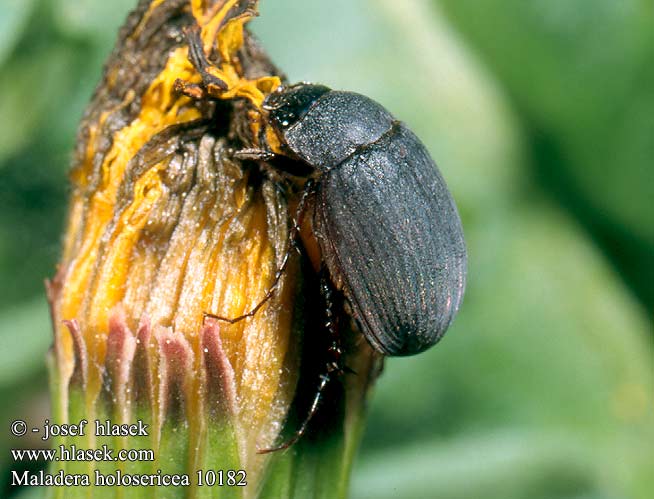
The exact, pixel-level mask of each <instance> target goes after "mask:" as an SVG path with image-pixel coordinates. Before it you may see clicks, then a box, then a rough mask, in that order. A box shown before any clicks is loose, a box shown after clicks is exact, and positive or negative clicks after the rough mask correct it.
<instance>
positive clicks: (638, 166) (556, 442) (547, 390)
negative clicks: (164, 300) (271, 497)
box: [0, 0, 654, 499]
mask: <svg viewBox="0 0 654 499" xmlns="http://www.w3.org/2000/svg"><path fill="white" fill-rule="evenodd" d="M134 2H135V0H113V1H112V2H107V1H105V0H0V203H1V205H0V206H1V209H0V278H1V282H2V286H0V304H1V306H0V307H1V308H0V400H2V401H3V403H2V404H0V413H1V414H2V418H1V419H0V423H1V424H2V428H3V430H2V431H0V444H1V445H2V451H1V452H0V459H1V461H0V465H2V479H3V482H2V484H0V487H2V488H0V496H1V497H5V496H7V497H9V496H13V495H14V494H16V493H18V492H19V491H16V490H12V491H10V490H9V489H8V487H7V478H8V474H9V471H8V470H10V469H12V468H13V469H20V466H19V465H17V464H15V463H12V462H11V461H10V459H9V455H8V450H7V449H8V448H9V447H12V446H20V447H26V446H35V447H38V446H39V442H38V441H37V440H34V441H28V440H25V439H27V438H28V437H24V438H23V439H22V440H17V439H13V438H10V436H9V430H8V425H9V421H11V420H13V419H16V418H20V419H27V420H28V421H29V420H36V421H38V420H43V418H45V417H47V410H48V409H47V407H48V402H47V400H48V398H47V379H46V373H45V367H44V356H45V352H46V350H47V349H48V347H49V345H50V335H51V333H50V328H49V323H48V315H47V308H46V305H45V300H44V293H43V284H42V283H43V279H44V277H46V276H52V275H53V273H54V266H55V263H56V261H57V257H58V252H59V238H60V232H61V229H62V224H63V219H64V215H65V207H66V196H67V189H68V187H67V180H66V171H67V168H68V162H69V158H70V155H71V150H72V147H73V143H74V138H75V130H76V126H77V123H78V121H79V119H80V116H81V113H82V111H83V109H84V106H85V104H86V102H87V101H88V100H89V98H90V95H91V92H92V90H93V88H94V86H95V84H96V82H97V81H98V79H99V76H100V72H101V67H102V63H103V61H104V59H105V57H106V56H107V54H108V53H109V51H110V49H111V46H112V45H113V41H114V39H115V36H116V32H117V29H118V26H119V25H120V24H121V23H122V21H123V19H124V17H125V15H126V13H127V11H128V10H129V9H130V8H131V7H132V6H133V5H134ZM261 13H262V15H261V18H260V19H258V20H256V21H255V22H254V23H253V25H252V28H253V30H254V31H255V32H256V33H257V35H258V36H259V38H260V39H261V40H262V42H263V44H264V46H265V48H266V49H267V50H268V51H269V53H270V54H271V56H272V58H273V60H274V61H275V62H276V63H277V64H278V65H279V66H280V67H281V68H282V69H283V70H284V71H285V72H286V73H287V74H288V76H289V79H290V80H291V81H298V80H310V81H317V82H323V83H326V84H328V85H330V86H332V87H334V88H341V89H349V90H355V91H358V92H361V93H364V94H367V95H369V96H371V97H373V98H375V99H376V100H378V101H380V102H381V103H383V104H384V105H385V106H386V107H388V108H389V109H390V110H391V111H392V112H393V113H394V114H395V115H396V116H397V117H399V118H400V119H402V120H403V121H405V122H407V123H408V124H409V125H410V127H411V128H412V129H413V130H414V131H415V132H416V133H417V134H418V135H419V136H420V137H421V138H422V139H423V140H424V141H425V143H426V144H427V146H428V147H429V149H430V150H431V152H432V154H433V156H434V157H435V158H436V160H437V162H438V164H439V166H440V168H441V170H442V172H443V174H444V176H445V178H446V179H447V181H448V184H449V186H450V188H451V190H452V192H453V194H454V197H455V199H456V200H457V203H458V205H459V208H460V211H461V215H462V218H463V224H464V228H465V233H466V238H467V242H468V245H469V258H470V268H469V282H468V290H467V294H466V299H465V303H464V306H463V309H462V310H461V313H460V315H459V317H458V319H457V320H456V322H455V324H454V326H453V327H452V329H451V331H450V332H449V333H448V335H447V336H446V338H445V340H444V341H443V342H442V343H441V344H439V345H438V347H437V348H434V349H433V350H431V351H430V352H428V353H425V354H423V355H420V356H418V357H415V358H403V359H393V360H390V361H388V362H387V364H386V370H385V372H384V374H383V376H382V378H381V379H380V381H379V383H378V385H377V388H376V390H375V393H374V397H373V399H372V402H371V408H370V414H369V420H368V428H367V432H366V435H365V438H364V442H363V445H362V448H361V451H360V455H359V459H358V461H357V463H356V466H355V470H354V476H353V480H352V497H353V498H355V499H363V498H374V499H383V498H387V497H388V498H391V497H393V498H396V497H399V498H417V499H418V498H419V499H430V498H435V499H436V498H438V499H442V498H452V499H456V498H466V499H468V498H473V499H475V498H481V497H484V498H486V499H494V498H497V499H512V498H516V499H517V498H530V499H539V498H566V499H567V498H570V499H571V498H584V499H586V498H594V499H599V498H639V499H640V498H643V499H645V498H651V497H654V424H653V423H654V402H653V399H654V367H653V366H654V362H653V361H654V354H653V351H654V349H653V342H652V340H653V339H654V332H653V330H652V315H651V314H652V310H653V305H654V284H653V283H654V262H653V259H654V256H653V255H654V209H653V208H654V175H653V173H652V172H653V168H654V3H653V2H651V1H650V0H504V1H501V0H440V1H437V0H424V1H422V0H401V1H399V0H397V1H393V0H331V1H326V0H324V1H310V0H263V1H262V4H261ZM32 492H33V491H32Z"/></svg>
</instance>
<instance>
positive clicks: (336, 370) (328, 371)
mask: <svg viewBox="0 0 654 499" xmlns="http://www.w3.org/2000/svg"><path fill="white" fill-rule="evenodd" d="M320 294H321V295H322V297H323V299H324V301H325V322H324V327H325V329H327V331H328V333H329V336H330V344H329V348H328V350H327V351H328V354H329V358H328V359H327V362H326V363H325V371H324V372H323V373H322V374H321V375H320V383H319V384H318V389H317V390H316V394H315V395H314V397H313V401H312V403H311V407H310V408H309V412H308V413H307V415H306V417H305V418H304V421H302V424H301V425H300V427H299V428H298V429H297V431H296V432H295V433H294V434H293V436H292V437H291V438H289V439H288V440H286V441H285V442H283V443H282V444H280V445H276V446H275V447H271V448H268V449H258V450H257V454H268V453H269V452H276V451H279V450H284V449H288V448H289V447H290V446H292V445H293V444H294V443H296V442H297V441H298V440H299V439H300V438H302V436H303V435H304V434H305V433H306V432H307V428H308V427H309V423H310V421H311V420H312V419H313V418H314V416H315V415H316V414H317V413H318V408H319V406H320V401H321V399H322V397H323V395H324V393H325V390H326V388H327V386H328V385H329V383H330V382H331V381H332V380H333V379H334V378H335V377H340V376H342V375H343V374H344V373H345V372H346V371H352V370H351V369H347V368H346V367H345V366H344V365H343V361H342V355H343V349H342V347H341V338H340V335H339V333H338V323H337V317H336V316H335V314H334V309H335V300H334V288H333V287H332V284H331V282H330V281H329V277H328V272H327V269H326V268H325V267H324V266H323V268H322V269H321V270H320Z"/></svg>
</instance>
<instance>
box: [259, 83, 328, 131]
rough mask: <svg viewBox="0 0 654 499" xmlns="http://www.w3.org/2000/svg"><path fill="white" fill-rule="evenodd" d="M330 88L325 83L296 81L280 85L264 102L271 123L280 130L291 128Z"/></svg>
mask: <svg viewBox="0 0 654 499" xmlns="http://www.w3.org/2000/svg"><path fill="white" fill-rule="evenodd" d="M329 91H330V89H329V88H328V87H326V86H324V85H314V84H312V83H296V84H295V85H291V86H288V87H279V89H278V90H276V91H275V92H273V93H272V94H270V95H269V96H268V97H267V98H266V100H265V101H264V103H263V108H264V109H265V110H266V111H268V119H269V121H270V123H271V124H272V125H273V127H275V128H276V129H277V130H278V131H279V132H281V133H282V136H283V132H284V130H287V129H289V128H290V127H292V126H293V125H294V124H295V123H297V122H298V121H299V120H300V119H302V117H304V115H305V114H307V112H308V111H309V109H310V108H311V106H312V105H313V104H314V103H315V102H316V101H317V100H318V99H319V98H320V97H321V96H322V95H323V94H325V93H327V92H329Z"/></svg>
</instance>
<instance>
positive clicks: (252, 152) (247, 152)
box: [233, 148, 277, 161]
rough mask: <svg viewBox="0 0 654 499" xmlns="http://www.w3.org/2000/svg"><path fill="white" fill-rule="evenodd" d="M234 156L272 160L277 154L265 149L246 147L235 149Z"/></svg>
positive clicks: (251, 159) (254, 159)
mask: <svg viewBox="0 0 654 499" xmlns="http://www.w3.org/2000/svg"><path fill="white" fill-rule="evenodd" d="M233 156H234V158H236V159H240V160H242V161H243V160H249V161H272V160H273V159H275V157H276V156H277V154H275V153H274V152H270V151H265V150H263V149H253V148H245V149H240V150H238V151H234V154H233Z"/></svg>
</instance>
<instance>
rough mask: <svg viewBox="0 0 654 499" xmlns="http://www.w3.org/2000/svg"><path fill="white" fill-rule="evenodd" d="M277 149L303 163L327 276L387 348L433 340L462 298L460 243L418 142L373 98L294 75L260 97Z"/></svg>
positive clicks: (389, 351)
mask: <svg viewBox="0 0 654 499" xmlns="http://www.w3.org/2000/svg"><path fill="white" fill-rule="evenodd" d="M264 110H265V111H266V112H267V113H268V122H269V123H270V125H271V126H272V127H273V128H274V129H275V130H276V132H277V134H278V136H279V137H280V139H281V142H282V149H283V151H282V153H283V154H284V155H286V156H290V157H292V158H295V159H299V160H301V161H303V162H304V163H306V164H307V165H309V166H310V167H311V168H312V169H313V178H314V179H315V184H314V185H315V187H314V189H315V190H314V192H313V193H312V195H313V196H314V197H313V203H312V206H313V227H314V232H315V235H316V237H317V240H318V243H319V247H320V250H321V255H322V259H323V261H324V263H325V264H326V267H327V270H328V271H329V275H330V277H331V280H332V282H333V284H334V285H335V286H336V288H338V289H340V290H342V292H343V294H344V296H345V298H346V299H347V301H348V302H349V305H350V308H351V311H352V314H353V317H354V319H355V320H356V322H357V324H358V325H359V327H360V329H361V331H362V332H363V334H364V335H365V337H366V338H367V339H368V341H369V342H370V344H371V345H372V346H373V347H374V348H375V349H376V350H378V351H379V352H381V353H383V354H384V355H388V356H400V355H413V354H417V353H419V352H422V351H424V350H426V349H427V348H429V347H431V346H432V345H434V344H435V343H436V342H437V341H438V340H439V339H440V338H441V336H442V335H443V333H444V332H445V330H446V329H447V328H448V326H449V325H450V323H451V322H452V320H453V318H454V316H455V314H456V313H457V311H458V309H459V306H460V304H461V301H462V298H463V292H464V288H465V278H466V248H465V242H464V239H463V231H462V229H461V222H460V219H459V215H458V213H457V210H456V207H455V205H454V201H453V200H452V197H451V195H450V193H449V192H448V190H447V187H446V185H445V182H444V180H443V178H442V176H441V175H440V173H439V171H438V169H437V168H436V165H435V164H434V161H433V160H432V159H431V157H430V156H429V153H428V152H427V150H426V148H425V146H424V145H423V144H422V142H420V140H419V139H418V138H417V137H416V136H415V135H414V134H413V133H412V132H411V131H410V130H409V129H408V128H406V126H405V125H404V124H402V123H401V122H399V121H397V120H395V119H394V118H393V116H391V115H390V113H388V111H386V109H384V108H383V107H382V106H381V105H379V104H377V103H376V102H374V101H372V100H371V99H369V98H367V97H365V96H363V95H359V94H355V93H350V92H340V91H333V90H330V89H329V88H327V87H325V86H322V85H312V84H306V83H301V84H297V85H293V86H290V87H283V88H281V89H280V90H278V91H277V92H275V93H273V94H271V95H269V96H268V98H267V99H266V101H265V102H264Z"/></svg>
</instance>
